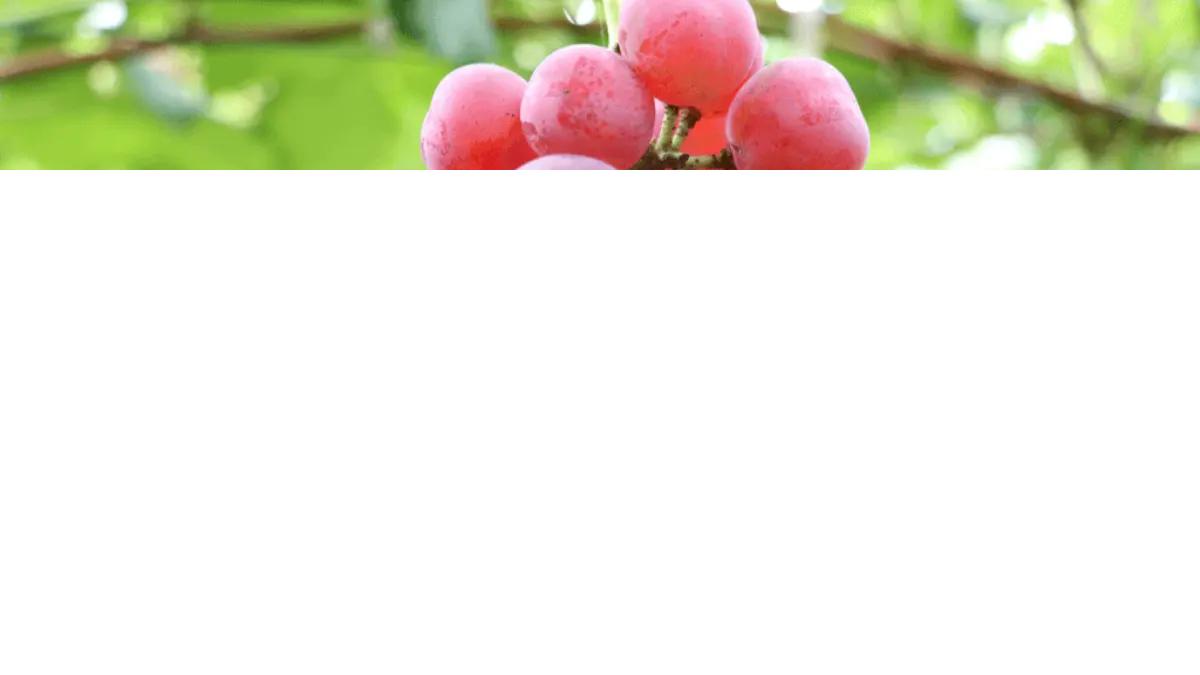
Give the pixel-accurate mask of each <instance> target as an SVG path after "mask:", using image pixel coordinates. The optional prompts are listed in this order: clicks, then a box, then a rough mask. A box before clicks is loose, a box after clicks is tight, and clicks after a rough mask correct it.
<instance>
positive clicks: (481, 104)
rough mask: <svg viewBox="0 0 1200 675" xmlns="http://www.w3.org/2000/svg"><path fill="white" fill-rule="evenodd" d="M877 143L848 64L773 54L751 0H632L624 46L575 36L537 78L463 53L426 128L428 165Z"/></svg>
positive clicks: (815, 154) (786, 163)
mask: <svg viewBox="0 0 1200 675" xmlns="http://www.w3.org/2000/svg"><path fill="white" fill-rule="evenodd" d="M870 145H871V137H870V131H869V129H868V128H867V122H866V119H865V118H864V117H863V113H862V109H861V108H860V107H859V104H858V100H857V99H856V98H855V95H854V91H853V90H852V89H851V87H850V83H849V82H848V81H847V80H846V78H845V76H843V75H842V73H840V72H839V71H838V70H837V69H836V68H835V67H833V66H832V65H830V64H829V63H828V62H826V61H823V60H821V59H817V58H801V57H798V58H789V59H783V60H780V61H776V62H774V63H771V64H770V65H764V43H763V38H762V36H761V35H760V34H759V31H758V24H757V21H756V19H755V16H754V11H753V8H752V7H751V6H750V3H749V0H624V2H623V3H622V7H621V12H620V19H619V24H618V31H617V40H616V45H615V48H614V49H605V48H603V47H599V46H595V45H570V46H567V47H563V48H562V49H559V50H557V51H555V52H554V53H552V54H550V55H549V56H548V57H546V59H545V60H544V61H542V63H541V64H539V65H538V66H537V68H536V69H534V71H533V74H532V75H531V76H530V78H529V81H528V82H527V81H526V80H525V79H524V78H522V77H521V76H520V75H518V74H516V73H514V72H512V71H510V70H508V69H506V68H502V67H500V66H498V65H494V64H482V63H481V64H472V65H467V66H462V67H460V68H458V69H456V70H454V71H453V72H451V73H450V74H449V75H447V76H446V77H445V79H443V80H442V82H441V83H440V84H439V85H438V87H437V89H436V90H435V91H434V94H433V99H432V101H431V102H430V106H429V111H428V113H427V114H426V116H425V121H424V124H423V125H422V128H421V156H422V157H423V158H424V161H425V166H426V167H427V168H428V169H431V170H451V171H454V170H460V171H461V170H492V171H513V170H543V171H546V170H549V171H563V170H576V171H595V170H618V169H619V170H628V169H634V170H743V171H762V170H765V171H787V170H838V171H857V170H861V169H863V167H865V166H866V162H867V156H868V154H869V152H870Z"/></svg>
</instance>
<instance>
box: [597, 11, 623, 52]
mask: <svg viewBox="0 0 1200 675" xmlns="http://www.w3.org/2000/svg"><path fill="white" fill-rule="evenodd" d="M601 4H602V6H603V9H604V26H605V30H606V31H607V32H608V48H609V49H617V38H618V31H619V26H620V23H621V0H601Z"/></svg>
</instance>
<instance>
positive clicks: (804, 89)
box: [725, 58, 871, 171]
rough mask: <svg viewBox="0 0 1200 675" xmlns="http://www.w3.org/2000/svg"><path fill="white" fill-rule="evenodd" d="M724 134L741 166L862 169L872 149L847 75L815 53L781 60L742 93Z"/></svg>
mask: <svg viewBox="0 0 1200 675" xmlns="http://www.w3.org/2000/svg"><path fill="white" fill-rule="evenodd" d="M725 135H726V137H727V138H728V139H729V148H730V150H731V151H732V152H733V159H734V163H735V164H736V165H737V167H738V168H739V169H742V170H748V171H757V170H775V171H788V170H802V169H808V170H841V171H846V170H861V169H862V168H863V167H864V166H866V162H867V155H868V153H869V152H870V149H871V134H870V130H869V129H868V128H867V122H866V119H865V118H864V117H863V114H862V109H860V108H859V106H858V99H857V98H855V96H854V91H853V90H851V88H850V83H849V82H847V81H846V78H845V76H843V75H842V74H841V72H839V71H838V70H837V69H836V68H834V67H833V66H832V65H830V64H829V63H826V62H825V61H822V60H820V59H815V58H792V59H784V60H782V61H777V62H775V63H773V64H771V65H769V66H767V67H766V68H764V69H762V70H760V71H759V72H758V74H757V75H755V76H754V77H752V78H750V81H749V82H747V83H746V85H745V86H743V87H742V90H741V91H740V92H738V95H737V98H735V99H734V101H733V106H732V107H730V109H729V117H728V119H727V120H726V126H725Z"/></svg>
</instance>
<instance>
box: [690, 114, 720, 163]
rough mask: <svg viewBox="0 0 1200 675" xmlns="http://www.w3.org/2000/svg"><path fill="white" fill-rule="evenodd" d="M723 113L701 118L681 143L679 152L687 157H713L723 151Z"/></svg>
mask: <svg viewBox="0 0 1200 675" xmlns="http://www.w3.org/2000/svg"><path fill="white" fill-rule="evenodd" d="M727 145H729V143H728V142H727V141H726V140H725V113H721V114H719V115H712V116H702V117H701V118H700V121H699V122H697V123H696V126H694V127H692V130H691V132H690V133H688V137H687V138H686V139H684V141H683V147H681V148H680V149H679V150H680V152H683V153H686V154H689V155H715V154H717V153H718V152H720V151H722V150H724V149H725V146H727Z"/></svg>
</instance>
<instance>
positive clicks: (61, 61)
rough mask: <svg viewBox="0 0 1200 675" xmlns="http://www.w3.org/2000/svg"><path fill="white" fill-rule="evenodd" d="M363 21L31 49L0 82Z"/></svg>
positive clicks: (294, 38)
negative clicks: (184, 46)
mask: <svg viewBox="0 0 1200 675" xmlns="http://www.w3.org/2000/svg"><path fill="white" fill-rule="evenodd" d="M364 28H365V24H363V23H360V22H343V23H331V24H321V25H315V26H314V25H304V26H276V27H266V28H247V29H239V30H228V29H220V28H211V27H205V26H202V25H198V24H192V25H190V26H189V27H188V28H187V29H186V30H185V31H183V32H182V33H180V34H178V35H173V36H171V37H169V38H166V39H164V40H135V39H130V38H117V39H115V40H113V41H112V43H111V44H109V45H108V47H107V48H105V49H103V50H100V51H97V52H92V53H86V54H70V53H67V52H63V51H59V50H47V51H41V52H31V53H29V54H25V55H23V56H20V57H18V58H16V59H13V60H11V61H9V62H7V63H0V82H7V81H9V80H15V79H18V78H21V77H26V76H29V75H36V74H38V73H43V72H46V71H50V70H57V69H60V68H70V67H72V66H86V65H90V64H93V63H99V62H101V61H118V60H120V59H123V58H126V57H129V56H132V55H134V54H138V53H141V52H149V51H153V50H155V49H159V48H161V47H165V46H167V45H172V44H181V43H197V44H211V45H217V44H239V43H262V42H308V41H319V40H328V39H331V38H336V37H345V36H350V35H355V34H359V33H362V32H363V29H364Z"/></svg>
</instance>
